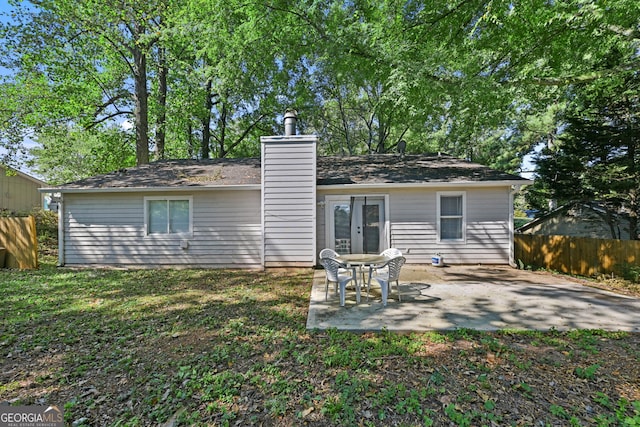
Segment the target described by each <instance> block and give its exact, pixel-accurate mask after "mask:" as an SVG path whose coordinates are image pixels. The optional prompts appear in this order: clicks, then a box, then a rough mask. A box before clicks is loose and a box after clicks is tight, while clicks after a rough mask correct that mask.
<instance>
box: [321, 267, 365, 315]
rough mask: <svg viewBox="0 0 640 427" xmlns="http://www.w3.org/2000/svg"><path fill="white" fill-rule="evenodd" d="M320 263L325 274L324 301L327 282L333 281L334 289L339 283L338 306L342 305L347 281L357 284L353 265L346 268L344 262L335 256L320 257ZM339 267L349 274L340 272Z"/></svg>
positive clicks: (326, 297) (326, 294)
mask: <svg viewBox="0 0 640 427" xmlns="http://www.w3.org/2000/svg"><path fill="white" fill-rule="evenodd" d="M320 264H322V266H323V267H324V270H325V272H326V274H327V279H326V282H325V289H324V299H325V301H326V300H327V299H328V297H329V283H330V282H333V283H335V287H336V290H337V286H338V285H340V306H341V307H344V304H345V294H346V291H347V283H349V282H351V281H352V280H353V282H354V283H355V284H356V286H357V284H358V281H357V279H356V269H355V267H352V268H348V267H347V266H346V265H345V264H343V263H341V262H340V261H338V260H337V259H335V258H322V259H321V260H320ZM341 269H343V270H344V271H348V272H350V274H343V273H341V272H340V270H341ZM358 295H359V294H358Z"/></svg>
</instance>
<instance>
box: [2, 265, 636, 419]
mask: <svg viewBox="0 0 640 427" xmlns="http://www.w3.org/2000/svg"><path fill="white" fill-rule="evenodd" d="M311 279H312V271H310V270H277V271H267V272H255V271H236V270H133V271H120V270H100V269H86V270H71V269H66V268H56V267H54V262H53V260H51V259H44V260H42V261H41V268H40V269H39V270H37V271H8V270H0V295H2V311H1V314H0V379H1V382H0V402H7V401H8V402H9V403H10V404H12V405H32V404H43V405H44V404H49V405H58V406H59V407H60V408H64V413H65V419H66V421H67V422H68V423H69V424H72V423H74V425H91V426H108V425H111V426H124V425H127V426H129V425H131V426H135V425H145V426H146V425H165V426H177V425H242V426H244V425H279V426H294V425H315V426H329V425H354V426H356V425H357V426H360V425H362V426H383V425H384V426H386V425H399V426H429V425H460V426H472V425H473V426H482V425H487V426H492V425H498V426H503V425H504V426H509V425H514V426H547V425H548V426H557V425H572V426H580V425H582V426H637V425H640V336H639V335H638V334H629V333H622V332H620V333H611V332H603V331H571V332H566V333H561V332H558V331H551V332H545V333H542V332H525V331H502V332H497V333H484V332H482V333H481V332H476V331H471V330H459V331H456V332H450V333H437V332H431V333H416V334H394V333H389V332H381V333H368V334H353V333H348V332H339V331H335V330H330V331H307V330H306V329H305V324H306V317H307V309H308V303H309V293H310V289H311ZM585 315H588V313H585ZM639 315H640V313H639Z"/></svg>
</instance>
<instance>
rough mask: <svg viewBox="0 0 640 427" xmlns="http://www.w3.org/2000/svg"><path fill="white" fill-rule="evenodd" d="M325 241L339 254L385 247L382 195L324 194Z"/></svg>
mask: <svg viewBox="0 0 640 427" xmlns="http://www.w3.org/2000/svg"><path fill="white" fill-rule="evenodd" d="M325 206H326V215H327V221H326V224H327V242H328V243H329V245H330V247H331V246H332V249H334V250H335V251H336V252H338V253H341V254H348V253H365V254H377V253H380V252H382V250H384V249H385V248H386V247H387V237H386V236H387V233H386V230H387V225H386V219H385V217H386V213H385V211H386V209H385V196H351V197H350V196H327V198H326V204H325Z"/></svg>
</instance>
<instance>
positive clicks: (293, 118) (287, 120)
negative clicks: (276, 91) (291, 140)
mask: <svg viewBox="0 0 640 427" xmlns="http://www.w3.org/2000/svg"><path fill="white" fill-rule="evenodd" d="M297 120H298V112H297V111H296V110H294V109H291V108H289V109H287V111H285V112H284V134H285V136H291V135H295V134H296V122H297Z"/></svg>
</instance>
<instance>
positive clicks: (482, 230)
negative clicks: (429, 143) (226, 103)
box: [43, 133, 531, 268]
mask: <svg viewBox="0 0 640 427" xmlns="http://www.w3.org/2000/svg"><path fill="white" fill-rule="evenodd" d="M316 145H317V137H316V136H314V135H295V133H294V134H289V135H285V136H271V137H262V138H261V158H246V159H207V160H162V161H157V162H154V163H151V164H149V165H143V166H139V167H133V168H128V169H122V170H119V171H115V172H112V173H109V174H106V175H101V176H96V177H92V178H88V179H83V180H80V181H76V182H71V183H68V184H65V185H61V186H58V187H52V188H48V189H44V190H43V191H49V192H56V193H60V195H61V197H60V199H61V202H60V207H59V215H60V222H59V224H60V230H59V237H60V239H59V245H60V246H59V249H60V250H59V263H60V264H61V265H68V266H93V265H117V266H131V267H165V266H171V267H177V266H191V267H207V268H226V267H233V268H265V267H280V266H291V267H293V266H298V267H303V266H315V265H317V263H318V259H317V257H318V253H319V252H320V250H321V249H323V248H325V247H329V248H334V249H336V250H337V251H338V252H342V253H346V252H351V253H379V252H381V251H382V250H383V249H386V248H388V247H397V248H399V249H401V250H402V251H403V253H404V255H405V256H406V258H407V262H408V263H430V262H431V258H432V256H433V255H434V254H436V253H439V254H441V256H442V257H443V259H444V261H445V262H446V263H487V264H508V263H513V232H514V230H513V195H514V192H515V191H517V190H518V189H519V187H520V186H521V185H523V184H529V183H531V182H530V181H529V180H527V179H524V178H521V177H519V176H515V175H511V174H507V173H503V172H499V171H496V170H492V169H490V168H488V167H485V166H482V165H479V164H474V163H470V162H467V161H463V160H459V159H456V158H453V157H451V156H447V155H399V154H380V155H368V156H351V157H335V156H329V157H324V156H317V149H316Z"/></svg>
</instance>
